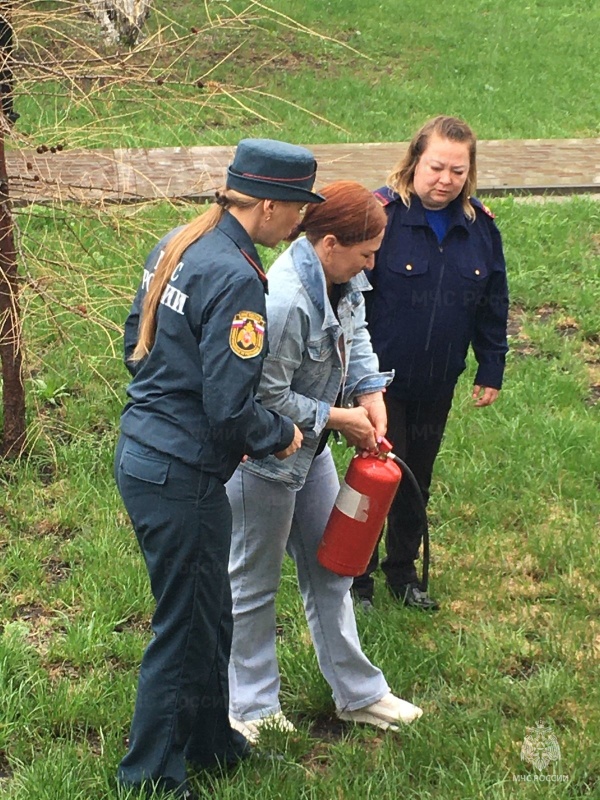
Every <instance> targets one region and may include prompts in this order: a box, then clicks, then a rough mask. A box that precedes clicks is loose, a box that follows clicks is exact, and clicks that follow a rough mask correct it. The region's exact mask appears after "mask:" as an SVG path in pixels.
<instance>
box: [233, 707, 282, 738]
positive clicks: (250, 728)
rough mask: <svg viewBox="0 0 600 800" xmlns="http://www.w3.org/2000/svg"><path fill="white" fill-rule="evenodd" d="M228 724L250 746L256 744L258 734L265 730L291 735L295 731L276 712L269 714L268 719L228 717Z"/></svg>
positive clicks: (280, 712)
mask: <svg viewBox="0 0 600 800" xmlns="http://www.w3.org/2000/svg"><path fill="white" fill-rule="evenodd" d="M229 724H230V725H231V727H232V728H233V729H234V731H238V732H239V733H241V734H242V735H243V736H245V737H246V739H248V741H249V742H250V744H256V742H258V739H259V737H260V732H261V730H262V729H265V728H270V729H271V730H276V731H279V732H281V733H293V732H294V731H295V730H296V728H295V727H294V726H293V725H292V723H291V722H290V721H289V719H288V718H287V717H286V716H285V714H284V713H283V712H282V711H278V712H277V714H271V715H270V716H268V717H258V719H236V718H235V717H232V716H230V717H229Z"/></svg>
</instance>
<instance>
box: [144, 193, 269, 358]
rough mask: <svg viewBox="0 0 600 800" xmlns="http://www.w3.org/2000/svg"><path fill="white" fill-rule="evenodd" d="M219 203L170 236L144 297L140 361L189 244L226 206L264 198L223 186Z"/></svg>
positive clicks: (213, 223) (240, 205)
mask: <svg viewBox="0 0 600 800" xmlns="http://www.w3.org/2000/svg"><path fill="white" fill-rule="evenodd" d="M215 198H216V203H215V204H214V205H213V206H211V208H209V209H208V211H205V212H204V214H201V215H200V216H199V217H196V219H194V220H192V221H191V222H190V223H188V224H187V225H186V226H185V227H184V228H182V229H181V230H180V231H178V232H177V233H176V234H175V235H174V236H173V237H172V239H170V240H169V242H168V243H167V245H166V247H165V248H164V250H162V251H161V253H160V255H159V257H158V261H157V264H156V268H155V270H154V273H153V276H152V281H151V283H150V288H149V289H148V293H147V294H146V297H145V298H144V305H143V308H142V315H141V323H140V328H139V333H138V340H137V344H136V346H135V350H134V351H133V354H132V356H131V359H130V360H131V361H140V360H141V359H142V358H144V357H145V356H147V355H148V353H149V352H150V350H151V348H152V345H153V344H154V337H155V336H156V310H157V308H158V304H159V303H160V300H161V297H162V296H163V292H164V290H165V288H166V286H167V284H168V282H169V281H170V280H171V277H172V275H173V273H174V272H175V269H176V267H177V265H178V264H179V262H180V261H181V257H182V255H183V254H184V252H185V251H186V250H187V248H188V247H189V246H190V245H192V244H193V243H194V242H195V241H197V240H198V239H200V237H201V236H204V235H205V234H206V233H208V232H209V231H211V230H212V229H213V228H215V227H216V226H217V225H218V224H219V222H220V221H221V218H222V217H223V214H224V213H225V210H226V209H227V208H230V207H231V206H236V207H237V208H252V207H253V206H255V205H257V204H258V203H260V202H262V201H261V200H258V199H257V198H256V197H248V195H245V194H241V192H236V191H234V190H233V189H220V190H219V191H217V192H215Z"/></svg>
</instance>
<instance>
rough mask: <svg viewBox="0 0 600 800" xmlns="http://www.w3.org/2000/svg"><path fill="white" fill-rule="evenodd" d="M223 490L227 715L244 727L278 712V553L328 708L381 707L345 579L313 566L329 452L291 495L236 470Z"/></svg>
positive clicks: (328, 499) (332, 481)
mask: <svg viewBox="0 0 600 800" xmlns="http://www.w3.org/2000/svg"><path fill="white" fill-rule="evenodd" d="M226 489H227V494H228V496H229V501H230V503H231V508H232V513H233V534H232V540H231V555H230V560H229V576H230V579H231V591H232V598H233V619H234V627H233V640H232V649H231V660H230V663H229V695H230V701H229V708H230V713H231V715H232V716H233V717H235V718H236V719H242V720H243V719H246V720H249V719H256V718H258V717H263V716H268V715H271V714H275V713H277V712H278V711H280V710H281V706H280V704H279V687H280V677H279V669H278V666H277V656H276V652H275V595H276V593H277V588H278V586H279V581H280V577H281V567H282V563H283V558H284V555H285V552H286V550H287V552H288V554H289V555H290V556H291V557H292V559H293V560H294V562H295V564H296V570H297V574H298V583H299V585H300V591H301V593H302V599H303V601H304V610H305V614H306V619H307V622H308V626H309V629H310V635H311V637H312V641H313V644H314V647H315V651H316V655H317V660H318V662H319V667H320V669H321V672H322V673H323V676H324V677H325V680H326V681H327V682H328V683H329V685H330V686H331V689H332V692H333V698H334V701H335V704H336V707H337V708H338V709H340V710H342V709H348V710H355V709H357V708H363V707H364V706H367V705H370V704H371V703H374V702H376V701H377V700H380V699H381V698H382V697H383V696H384V695H385V694H387V692H388V691H389V687H388V685H387V683H386V681H385V678H384V677H383V674H382V672H381V670H380V669H378V668H377V667H375V666H373V664H371V662H370V661H369V660H368V658H367V657H366V656H365V654H364V653H363V652H362V649H361V646H360V641H359V639H358V632H357V629H356V620H355V617H354V608H353V605H352V599H351V596H350V586H351V585H352V578H344V577H340V576H339V575H335V574H334V573H333V572H330V571H329V570H327V569H325V568H324V567H322V566H321V565H320V564H319V562H318V561H317V548H318V546H319V542H320V541H321V537H322V535H323V530H324V528H325V525H326V523H327V520H328V518H329V514H330V513H331V509H332V508H333V504H334V502H335V498H336V496H337V493H338V490H339V480H338V477H337V472H336V468H335V464H334V462H333V458H332V455H331V451H330V449H329V447H326V448H325V450H324V451H323V453H322V454H321V455H319V456H317V457H316V458H315V460H314V461H313V463H312V466H311V469H310V471H309V473H308V477H307V480H306V483H305V484H304V486H303V487H302V488H301V489H300V490H299V491H293V490H291V489H289V488H288V487H287V486H286V485H285V484H283V483H281V482H277V481H271V480H267V479H264V478H262V477H258V476H257V475H254V474H252V473H250V472H249V471H247V470H245V469H243V468H238V469H237V470H236V472H235V473H234V475H233V477H232V478H231V480H230V481H229V483H227V485H226Z"/></svg>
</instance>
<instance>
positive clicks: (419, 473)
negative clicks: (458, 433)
mask: <svg viewBox="0 0 600 800" xmlns="http://www.w3.org/2000/svg"><path fill="white" fill-rule="evenodd" d="M453 394H454V386H451V387H447V388H444V389H442V390H440V391H439V392H438V394H437V396H436V397H435V399H433V400H432V401H431V402H426V401H423V400H416V401H412V400H408V401H406V402H402V401H400V400H397V399H395V398H394V397H392V396H391V395H390V394H388V393H386V394H385V395H384V398H385V404H386V408H387V414H388V431H387V438H388V439H389V440H390V442H391V443H392V444H393V446H394V453H396V455H397V456H399V457H400V458H401V459H402V460H403V461H404V462H406V464H407V465H408V466H409V467H410V469H411V470H412V472H413V473H414V476H415V478H416V479H417V483H418V484H419V486H420V488H421V492H422V494H423V498H424V500H425V503H427V501H428V500H429V487H430V485H431V476H432V474H433V465H434V463H435V459H436V457H437V454H438V452H439V449H440V445H441V443H442V438H443V436H444V429H445V427H446V420H447V419H448V414H449V412H450V407H451V405H452V396H453ZM414 495H415V490H414V488H413V487H412V486H411V484H410V482H409V481H408V479H407V478H405V479H404V480H402V482H401V483H400V486H399V488H398V491H397V492H396V496H395V498H394V501H393V503H392V507H391V508H390V513H389V515H388V518H387V526H386V529H385V530H386V535H385V546H386V552H387V555H386V558H385V559H384V560H383V561H382V563H381V568H382V570H383V572H384V573H385V576H386V580H387V583H388V586H390V588H392V589H399V588H400V587H401V586H403V585H405V584H407V583H410V582H413V581H414V582H416V581H418V575H417V569H416V566H415V561H416V560H417V557H418V555H419V548H420V546H421V541H422V539H423V533H424V531H423V523H422V521H421V519H420V517H419V514H418V512H417V509H416V507H415V503H416V502H418V501H417V499H416V498H415V496H414ZM380 540H381V537H380ZM378 550H379V546H377V547H376V548H375V551H374V553H373V556H372V557H371V561H370V562H369V566H368V567H367V570H366V572H365V573H364V574H363V575H361V576H359V577H358V578H355V579H354V583H353V586H352V591H353V594H354V595H355V596H358V597H366V598H368V599H372V598H373V583H374V582H373V572H375V570H376V569H377V566H378V563H379V552H378Z"/></svg>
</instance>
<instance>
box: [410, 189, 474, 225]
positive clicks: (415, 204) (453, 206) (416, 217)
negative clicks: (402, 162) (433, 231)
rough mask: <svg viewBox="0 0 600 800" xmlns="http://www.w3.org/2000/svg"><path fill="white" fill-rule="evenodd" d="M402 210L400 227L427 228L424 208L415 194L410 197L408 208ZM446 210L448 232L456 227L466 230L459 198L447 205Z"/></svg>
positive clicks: (465, 219)
mask: <svg viewBox="0 0 600 800" xmlns="http://www.w3.org/2000/svg"><path fill="white" fill-rule="evenodd" d="M402 205H404V204H402ZM404 208H405V211H404V214H403V215H402V225H413V226H421V225H424V226H426V227H429V223H428V222H427V217H426V216H425V208H424V207H423V203H422V202H421V200H420V198H419V196H418V195H416V194H413V195H411V197H410V208H406V206H405V207H404ZM448 210H449V211H450V220H449V223H448V230H450V229H451V228H455V227H457V226H460V227H461V228H465V229H467V218H466V217H465V212H464V211H463V208H462V202H461V199H460V197H457V198H456V200H453V201H452V202H451V203H450V204H449V205H448Z"/></svg>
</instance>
